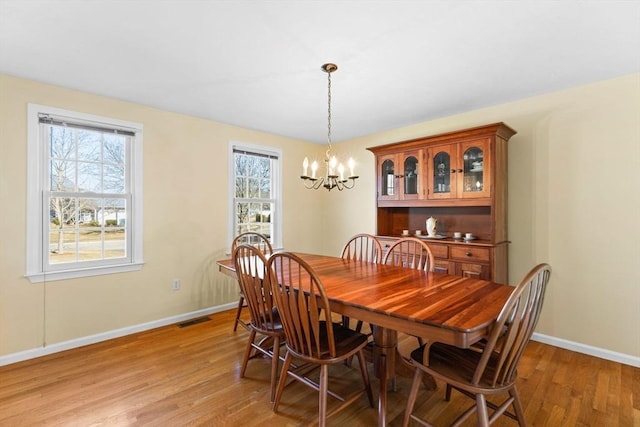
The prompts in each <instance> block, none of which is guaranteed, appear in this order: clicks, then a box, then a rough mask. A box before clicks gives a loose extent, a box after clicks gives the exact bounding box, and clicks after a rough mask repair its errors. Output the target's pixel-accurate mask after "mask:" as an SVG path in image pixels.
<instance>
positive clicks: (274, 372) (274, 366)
mask: <svg viewBox="0 0 640 427" xmlns="http://www.w3.org/2000/svg"><path fill="white" fill-rule="evenodd" d="M279 361H280V337H279V336H277V335H276V336H275V337H274V338H273V351H272V352H271V402H273V400H274V398H275V395H276V378H277V376H278V362H279Z"/></svg>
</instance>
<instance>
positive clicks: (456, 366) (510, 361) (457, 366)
mask: <svg viewBox="0 0 640 427" xmlns="http://www.w3.org/2000/svg"><path fill="white" fill-rule="evenodd" d="M550 275H551V268H550V267H549V265H547V264H540V265H537V266H536V267H534V268H533V269H532V270H531V271H530V272H529V273H527V275H526V276H525V277H524V278H523V279H522V281H521V282H520V283H519V284H518V285H517V286H516V287H515V288H514V290H513V292H512V294H511V296H510V297H509V299H508V300H507V302H506V303H505V304H504V306H503V308H502V310H501V311H500V314H499V315H498V318H497V319H496V321H495V322H494V324H493V325H492V327H491V332H490V334H489V336H488V337H487V338H486V340H483V341H482V342H481V343H482V345H481V346H477V347H474V348H471V349H463V348H458V347H455V346H451V345H446V344H440V343H436V344H433V345H431V346H430V348H428V345H427V346H422V347H420V348H418V349H416V350H414V351H413V352H412V353H411V363H412V364H413V365H414V366H415V367H416V372H415V375H414V378H413V384H412V386H411V392H410V393H409V398H408V402H407V409H406V411H405V415H404V419H403V424H402V425H403V426H408V425H409V420H411V419H413V420H416V421H418V422H419V423H420V424H423V425H429V424H426V423H425V422H424V421H423V420H421V419H419V418H418V417H416V416H415V415H413V414H412V412H413V407H414V405H415V402H416V396H417V394H418V388H419V386H420V382H421V379H422V375H423V374H424V373H427V374H430V375H432V376H433V377H435V378H436V379H440V380H442V381H444V382H445V383H446V384H447V388H446V393H445V399H446V400H447V401H449V399H450V398H451V389H452V388H454V389H456V390H458V391H460V392H462V393H463V394H465V395H467V396H469V397H471V398H473V399H475V401H476V403H475V405H474V406H472V407H470V408H469V409H468V410H467V411H465V412H464V413H463V414H462V415H461V416H460V417H459V418H458V419H457V420H456V422H455V423H454V424H455V425H458V424H459V423H462V422H463V421H464V420H466V419H467V418H468V417H469V416H471V414H473V412H477V417H478V425H480V426H488V425H490V424H491V423H493V422H494V421H495V420H496V419H497V418H498V417H499V416H500V415H502V414H504V415H507V416H509V417H510V418H513V419H515V420H517V421H518V424H519V425H521V426H524V425H526V421H525V418H524V411H523V409H522V404H521V402H520V397H519V396H518V390H517V388H516V378H517V368H518V363H519V362H520V357H521V356H522V354H523V353H524V350H525V347H526V346H527V344H528V342H529V339H530V338H531V334H533V330H534V329H535V326H536V323H537V322H538V318H539V317H540V311H541V310H542V303H543V301H544V294H545V290H546V288H547V283H548V282H549V276H550ZM505 393H506V394H508V397H507V398H506V400H504V401H503V402H502V403H500V404H499V405H496V404H494V403H492V402H490V401H488V400H487V396H494V395H498V394H502V395H504V394H505ZM511 405H513V408H514V410H515V414H513V413H511V412H508V411H507V409H508V408H509V407H510V406H511ZM488 408H491V409H492V410H493V411H494V412H493V414H492V415H491V417H489V410H488Z"/></svg>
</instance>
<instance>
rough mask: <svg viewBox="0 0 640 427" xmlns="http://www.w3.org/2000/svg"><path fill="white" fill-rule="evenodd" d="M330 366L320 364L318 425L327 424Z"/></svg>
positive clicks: (320, 426)
mask: <svg viewBox="0 0 640 427" xmlns="http://www.w3.org/2000/svg"><path fill="white" fill-rule="evenodd" d="M328 383H329V367H328V365H326V364H323V365H321V366H320V390H319V391H320V393H319V397H318V407H319V408H318V427H325V426H326V425H327V394H328V391H329V384H328Z"/></svg>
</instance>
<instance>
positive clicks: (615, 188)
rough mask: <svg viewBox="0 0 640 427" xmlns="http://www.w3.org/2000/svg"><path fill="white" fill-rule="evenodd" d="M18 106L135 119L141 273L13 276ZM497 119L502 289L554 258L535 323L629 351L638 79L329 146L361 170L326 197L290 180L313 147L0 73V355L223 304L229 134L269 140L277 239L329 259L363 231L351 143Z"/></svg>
mask: <svg viewBox="0 0 640 427" xmlns="http://www.w3.org/2000/svg"><path fill="white" fill-rule="evenodd" d="M30 102H31V103H38V104H44V105H49V106H54V107H59V108H65V109H70V110H76V111H81V112H85V113H90V114H97V115H104V116H109V117H114V118H118V119H123V120H128V121H134V122H141V123H143V124H144V132H145V141H144V165H145V166H144V246H145V261H146V264H145V266H144V268H143V269H142V271H140V272H136V273H127V274H117V275H111V276H105V277H98V278H88V279H77V280H67V281H59V282H50V283H46V284H31V283H29V281H28V280H26V279H24V278H23V277H22V275H23V274H24V267H25V261H24V253H25V204H26V202H25V196H24V194H25V185H26V168H25V165H26V157H25V156H26V104H27V103H30ZM498 121H504V122H505V123H507V124H508V125H509V126H511V127H513V128H514V129H515V130H517V131H518V134H517V135H515V136H514V137H513V138H512V139H511V141H510V142H509V168H510V170H509V209H510V211H509V234H510V239H511V240H512V242H513V243H512V245H511V251H510V271H511V274H510V277H511V282H516V281H517V280H518V279H519V278H520V277H521V276H522V275H523V274H524V273H525V272H526V271H527V270H528V269H529V268H530V267H532V266H533V265H534V264H535V263H537V262H542V261H546V262H549V263H550V264H551V265H552V267H553V275H552V281H551V284H550V288H549V292H548V294H547V299H546V305H545V310H544V313H543V317H542V319H541V321H540V324H539V327H538V331H539V332H540V333H542V334H547V335H551V336H554V337H557V338H560V339H564V340H568V341H573V342H577V343H581V344H584V345H589V346H595V347H599V348H602V349H605V350H609V351H612V352H619V353H623V354H626V355H630V356H633V357H636V358H637V357H640V334H638V333H637V330H638V327H640V312H639V311H640V310H639V309H638V307H640V273H639V272H638V271H640V270H638V269H637V268H635V265H634V264H637V263H638V261H640V256H639V255H640V250H639V246H638V245H639V243H638V242H640V225H639V222H638V220H637V218H638V217H640V215H639V213H640V189H639V187H638V183H639V182H640V179H638V177H637V175H636V174H637V172H636V171H638V170H640V74H635V75H631V76H626V77H621V78H618V79H614V80H609V81H604V82H599V83H596V84H592V85H588V86H583V87H578V88H574V89H570V90H566V91H561V92H555V93H552V94H548V95H542V96H537V97H532V98H528V99H524V100H520V101H517V102H513V103H509V104H503V105H499V106H495V107H491V108H486V109H482V110H476V111H472V112H469V113H466V114H460V115H456V116H451V117H447V118H443V119H440V120H434V121H429V122H424V123H420V124H416V125H414V126H409V127H405V128H401V129H395V130H391V131H388V132H383V133H379V134H376V135H372V136H368V137H364V138H358V139H355V140H352V141H347V142H345V143H341V144H336V145H335V147H334V148H335V152H336V154H338V155H339V156H340V157H344V158H346V157H348V156H350V155H352V156H354V157H355V158H356V159H357V161H358V173H359V175H360V179H359V180H358V183H357V186H356V188H355V189H354V190H350V191H344V192H336V191H332V192H331V193H329V194H327V193H326V192H320V191H318V192H313V191H307V190H304V189H302V187H301V185H300V183H299V180H298V178H297V177H298V176H299V173H300V162H301V159H302V158H303V157H304V155H306V154H307V153H309V152H312V151H313V152H315V153H316V155H318V156H319V155H321V153H322V147H319V146H316V145H312V144H308V143H303V142H300V141H295V140H291V139H287V138H282V137H277V136H273V135H267V134H264V133H259V132H253V131H249V130H246V129H240V128H237V127H232V126H226V125H221V124H218V123H215V122H211V121H206V120H201V119H195V118H191V117H187V116H183V115H179V114H174V113H169V112H165V111H160V110H156V109H152V108H148V107H143V106H139V105H134V104H130V103H126V102H121V101H117V100H113V99H109V98H103V97H98V96H94V95H90V94H85V93H80V92H75V91H70V90H66V89H62V88H57V87H53V86H48V85H43V84H39V83H35V82H32V81H27V80H22V79H15V78H11V77H7V76H2V75H0V150H1V151H0V202H1V204H2V207H3V208H2V210H0V212H1V213H0V235H1V236H2V239H0V356H2V355H4V354H10V353H14V352H19V351H22V350H28V349H32V348H36V347H39V346H41V345H42V343H43V339H44V340H46V342H47V343H48V344H51V343H55V342H61V341H65V340H71V339H74V338H79V337H83V336H87V335H91V334H97V333H101V332H105V331H110V330H113V329H117V328H122V327H126V326H130V325H136V324H140V323H143V322H149V321H153V320H157V319H161V318H165V317H169V316H174V315H179V314H181V313H186V312H191V311H194V310H198V309H201V308H205V307H209V306H213V305H220V304H224V303H227V302H230V301H232V300H233V299H234V298H235V296H236V288H235V284H233V283H232V282H231V281H230V280H229V279H226V278H224V277H222V276H221V275H220V274H219V273H218V272H217V270H216V269H215V266H214V264H213V261H214V260H215V259H218V258H221V257H224V252H225V250H226V236H227V229H226V224H227V208H226V199H227V194H226V192H227V165H226V156H227V147H228V141H229V140H239V141H244V142H250V143H256V144H266V145H271V146H275V147H281V148H282V149H283V152H284V156H283V157H284V169H285V173H284V175H285V176H284V178H285V181H284V193H285V199H284V211H285V217H284V222H285V228H284V246H285V247H286V248H287V249H292V250H300V251H315V252H320V253H326V254H337V253H339V251H340V248H341V245H342V243H343V242H344V241H345V240H346V239H347V238H348V237H349V236H350V235H352V234H354V233H356V232H373V231H374V230H375V190H374V187H375V176H374V166H373V165H374V162H373V155H372V154H371V153H370V152H368V151H366V150H365V148H366V147H370V146H374V145H379V144H384V143H389V142H394V141H400V140H405V139H410V138H415V137H419V136H424V135H431V134H436V133H440V132H445V131H452V130H457V129H462V128H465V127H471V126H476V125H482V124H487V123H492V122H498ZM169 165H170V166H171V168H170V169H169V168H168V166H169ZM174 277H180V278H182V290H181V291H179V292H173V291H171V290H170V287H171V279H172V278H174Z"/></svg>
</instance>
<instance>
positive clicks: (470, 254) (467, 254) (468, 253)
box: [465, 252, 473, 257]
mask: <svg viewBox="0 0 640 427" xmlns="http://www.w3.org/2000/svg"><path fill="white" fill-rule="evenodd" d="M465 255H466V256H468V257H472V256H473V254H472V253H471V252H467V253H466V254H465Z"/></svg>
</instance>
